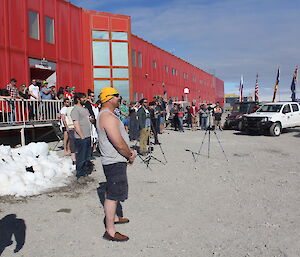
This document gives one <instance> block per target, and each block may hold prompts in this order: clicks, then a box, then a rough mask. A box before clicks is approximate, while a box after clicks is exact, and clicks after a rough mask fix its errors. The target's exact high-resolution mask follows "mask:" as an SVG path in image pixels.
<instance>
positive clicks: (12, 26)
mask: <svg viewBox="0 0 300 257" xmlns="http://www.w3.org/2000/svg"><path fill="white" fill-rule="evenodd" d="M0 56H1V59H0V70H1V73H0V87H1V88H4V87H5V85H6V84H7V83H8V81H9V79H10V78H12V77H14V78H16V79H17V80H18V84H21V83H25V84H27V85H28V84H29V83H30V81H31V79H37V80H46V79H47V80H48V81H49V83H50V84H51V83H52V84H54V83H55V84H56V86H57V87H59V86H63V87H65V86H66V85H70V86H75V87H76V91H83V92H86V91H87V89H88V88H90V89H94V91H95V93H96V94H98V93H99V92H100V90H101V88H102V87H105V86H113V87H115V88H117V89H118V90H119V91H120V93H121V94H122V95H123V96H124V97H125V98H130V99H131V100H134V99H135V100H139V99H141V98H142V97H148V98H152V97H153V95H165V96H168V97H169V96H171V97H176V98H178V99H179V100H181V98H182V97H183V96H184V94H183V89H184V88H189V90H190V93H189V94H188V99H189V101H192V100H194V101H196V102H198V103H199V102H216V101H220V102H223V99H224V82H223V81H222V80H220V79H218V78H216V77H214V76H213V75H211V74H209V73H207V72H204V71H203V70H201V69H199V68H197V67H195V66H193V65H191V64H189V63H187V62H185V61H184V60H182V59H180V58H178V57H176V56H174V55H172V54H170V53H168V52H166V51H164V50H162V49H160V48H158V47H156V46H154V45H152V44H150V43H148V42H146V41H144V40H143V39H141V38H139V37H137V36H134V35H132V34H131V24H130V17H129V16H126V15H118V14H110V13H104V12H98V11H90V10H84V9H82V8H79V7H76V6H74V5H72V4H70V3H69V2H66V1H64V0H0Z"/></svg>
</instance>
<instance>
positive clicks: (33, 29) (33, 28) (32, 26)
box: [28, 11, 54, 44]
mask: <svg viewBox="0 0 300 257" xmlns="http://www.w3.org/2000/svg"><path fill="white" fill-rule="evenodd" d="M44 21H45V40H46V42H47V43H50V44H54V19H53V18H50V17H48V16H45V19H44ZM28 24H29V37H30V38H33V39H37V40H40V19H39V13H38V12H34V11H28Z"/></svg>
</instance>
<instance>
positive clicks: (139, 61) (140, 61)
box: [138, 52, 143, 68]
mask: <svg viewBox="0 0 300 257" xmlns="http://www.w3.org/2000/svg"><path fill="white" fill-rule="evenodd" d="M142 63H143V56H142V53H141V52H138V66H139V68H142V67H143V65H142Z"/></svg>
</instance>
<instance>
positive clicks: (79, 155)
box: [75, 138, 85, 179]
mask: <svg viewBox="0 0 300 257" xmlns="http://www.w3.org/2000/svg"><path fill="white" fill-rule="evenodd" d="M83 140H84V139H80V138H76V139H75V146H76V177H77V179H79V178H80V177H82V176H84V172H83V165H84V162H85V159H84V151H85V149H84V147H83V143H82V142H83Z"/></svg>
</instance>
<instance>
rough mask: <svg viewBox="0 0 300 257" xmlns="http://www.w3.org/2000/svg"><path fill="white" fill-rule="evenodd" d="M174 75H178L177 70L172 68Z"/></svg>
mask: <svg viewBox="0 0 300 257" xmlns="http://www.w3.org/2000/svg"><path fill="white" fill-rule="evenodd" d="M172 75H173V76H174V75H176V70H175V69H174V68H172Z"/></svg>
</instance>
